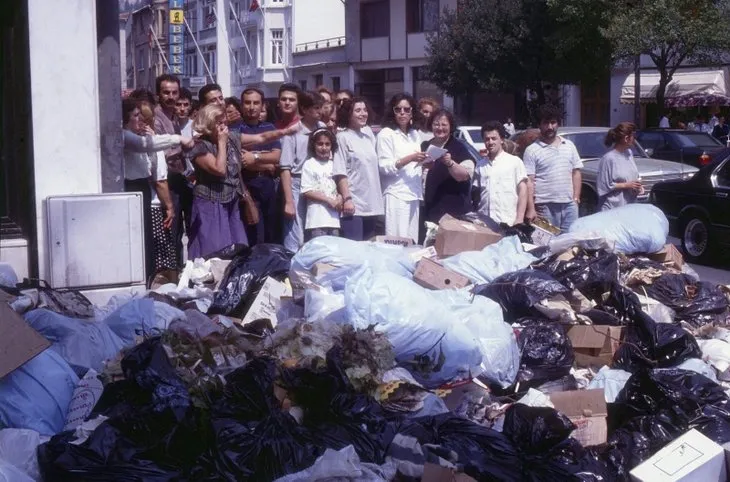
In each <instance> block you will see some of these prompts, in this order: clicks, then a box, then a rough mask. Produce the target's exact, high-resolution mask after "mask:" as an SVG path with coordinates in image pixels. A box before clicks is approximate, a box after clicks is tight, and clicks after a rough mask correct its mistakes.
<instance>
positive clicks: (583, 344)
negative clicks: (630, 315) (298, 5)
mask: <svg viewBox="0 0 730 482" xmlns="http://www.w3.org/2000/svg"><path fill="white" fill-rule="evenodd" d="M568 338H570V342H571V344H572V345H573V352H574V353H575V364H576V365H577V366H579V367H590V366H604V365H610V364H611V362H612V361H613V354H614V353H615V352H616V350H618V347H619V345H621V339H622V338H623V327H620V326H602V325H571V327H570V328H568Z"/></svg>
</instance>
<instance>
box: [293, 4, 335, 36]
mask: <svg viewBox="0 0 730 482" xmlns="http://www.w3.org/2000/svg"><path fill="white" fill-rule="evenodd" d="M292 10H293V16H294V21H293V22H292V26H293V27H294V29H295V30H294V35H293V38H294V45H295V46H296V45H299V44H303V43H307V42H315V41H317V40H324V39H328V38H335V37H343V36H344V35H345V5H343V3H342V0H293V1H292Z"/></svg>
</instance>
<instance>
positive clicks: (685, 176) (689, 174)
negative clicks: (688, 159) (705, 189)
mask: <svg viewBox="0 0 730 482" xmlns="http://www.w3.org/2000/svg"><path fill="white" fill-rule="evenodd" d="M694 175H695V173H694V172H685V173H684V174H682V180H683V181H687V180H689V179H692V178H693V177H694Z"/></svg>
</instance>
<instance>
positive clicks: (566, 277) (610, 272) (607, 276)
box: [536, 250, 620, 302]
mask: <svg viewBox="0 0 730 482" xmlns="http://www.w3.org/2000/svg"><path fill="white" fill-rule="evenodd" d="M536 268H538V269H540V270H543V271H545V272H547V273H549V274H550V275H552V276H553V277H554V278H555V279H556V280H557V281H558V282H560V283H562V284H563V285H564V286H566V287H568V288H570V289H571V290H574V289H577V290H578V291H580V292H581V293H583V295H585V296H586V297H587V298H588V299H590V300H593V301H595V302H599V301H600V300H601V297H602V296H603V294H604V293H606V292H608V291H610V289H611V286H613V285H614V284H616V283H618V282H619V273H620V270H619V259H618V256H617V255H616V254H614V253H609V252H608V251H586V250H581V251H580V252H579V253H578V254H577V255H576V256H575V257H574V258H573V259H571V260H569V261H561V260H559V259H558V258H557V256H553V257H552V258H550V259H548V260H547V261H546V262H544V263H541V264H540V265H539V266H536Z"/></svg>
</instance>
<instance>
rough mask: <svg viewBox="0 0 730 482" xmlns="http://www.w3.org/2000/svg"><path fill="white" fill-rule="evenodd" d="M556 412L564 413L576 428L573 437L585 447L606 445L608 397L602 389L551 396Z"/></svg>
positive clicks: (560, 393) (557, 393) (558, 393)
mask: <svg viewBox="0 0 730 482" xmlns="http://www.w3.org/2000/svg"><path fill="white" fill-rule="evenodd" d="M550 401H551V402H553V405H554V406H555V410H558V411H559V412H562V413H564V414H565V415H566V416H567V417H568V418H569V419H570V420H571V421H572V422H573V423H574V424H575V425H576V427H578V428H576V429H575V430H574V431H573V433H571V436H572V437H573V438H575V439H576V440H577V441H578V442H580V443H581V445H583V446H584V447H588V446H591V445H600V444H603V443H606V439H607V437H608V427H607V425H606V416H607V415H608V408H607V407H606V396H605V394H604V390H603V389H602V388H599V389H596V390H575V391H569V392H556V393H553V394H551V395H550Z"/></svg>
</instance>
